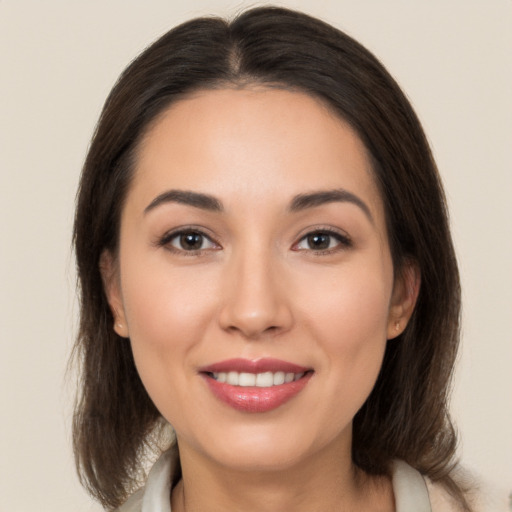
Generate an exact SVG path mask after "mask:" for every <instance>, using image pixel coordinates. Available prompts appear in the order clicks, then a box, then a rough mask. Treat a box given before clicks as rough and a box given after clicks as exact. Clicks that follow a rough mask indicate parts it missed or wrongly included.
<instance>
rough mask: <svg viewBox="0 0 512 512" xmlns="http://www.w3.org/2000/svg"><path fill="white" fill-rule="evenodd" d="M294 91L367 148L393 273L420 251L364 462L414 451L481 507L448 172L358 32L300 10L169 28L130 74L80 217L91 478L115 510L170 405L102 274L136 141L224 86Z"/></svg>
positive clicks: (101, 132)
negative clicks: (119, 318)
mask: <svg viewBox="0 0 512 512" xmlns="http://www.w3.org/2000/svg"><path fill="white" fill-rule="evenodd" d="M253 85H260V86H268V87H276V86H277V87H283V88H285V89H290V90H294V91H301V92H304V93H306V94H308V95H311V96H313V97H315V98H317V99H319V100H321V101H322V102H323V103H324V104H326V105H327V106H328V107H329V109H330V110H331V111H332V112H334V113H335V114H336V115H337V116H339V118H341V119H343V120H344V121H346V122H348V123H349V124H350V125H351V126H352V128H353V129H354V130H355V131H356V132H357V134H358V135H359V137H360V138H361V140H362V141H363V143H364V144H365V146H366V148H367V150H368V152H369V154H370V155H371V160H372V164H373V169H372V170H373V175H374V179H375V181H376V183H377V185H378V187H379V190H380V193H381V196H382V199H383V202H384V207H385V216H386V223H387V230H388V236H389V244H390V249H391V254H392V258H393V264H394V269H395V272H397V273H399V272H400V271H401V269H403V266H404V264H405V263H406V262H408V261H413V262H414V263H415V265H417V267H418V269H419V271H420V273H421V288H420V291H419V296H418V300H417V304H416V307H415V310H414V313H413V315H412V317H411V319H410V322H409V324H408V326H407V328H406V329H405V331H404V332H403V333H402V334H401V335H400V336H399V337H398V338H397V339H395V340H393V341H389V342H388V344H387V348H386V352H385V355H384V361H383V365H382V369H381V371H380V374H379V377H378V379H377V382H376V384H375V387H374V389H373V391H372V392H371V394H370V396H369V397H368V399H367V400H366V402H365V403H364V405H363V406H362V408H361V409H360V410H359V412H358V413H357V415H356V416H355V418H354V425H353V447H352V458H353V461H354V463H355V465H356V466H357V467H359V468H361V469H362V470H363V471H364V472H366V473H368V474H371V475H382V474H388V473H389V471H390V463H391V461H392V460H393V459H402V460H404V461H406V462H407V463H409V464H410V465H411V466H413V467H414V468H416V469H417V470H419V471H420V472H421V473H423V474H425V475H427V476H428V477H430V478H431V479H432V480H433V481H436V482H441V483H442V484H443V485H444V486H445V487H446V488H447V489H448V490H449V491H450V492H451V494H452V495H453V496H455V497H456V499H457V500H458V502H459V503H461V505H462V508H463V509H464V510H470V507H469V505H468V504H467V502H466V499H465V496H464V489H462V488H461V487H460V486H459V484H458V483H456V481H455V480H454V478H453V469H454V467H455V451H456V435H455V432H454V428H453V426H452V423H451V421H450V416H449V412H448V396H449V389H450V381H451V376H452V371H453V367H454V363H455V358H456V352H457V346H458V340H459V316H460V287H459V277H458V270H457V264H456V259H455V255H454V249H453V244H452V240H451V236H450V232H449V225H448V215H447V209H446V204H445V198H444V193H443V189H442V185H441V182H440V178H439V175H438V172H437V169H436V165H435V162H434V160H433V157H432V154H431V151H430V148H429V145H428V142H427V139H426V137H425V134H424V132H423V130H422V128H421V125H420V122H419V120H418V118H417V116H416V115H415V113H414V111H413V109H412V107H411V105H410V103H409V102H408V100H407V99H406V97H405V96H404V94H403V93H402V91H401V90H400V88H399V87H398V85H397V84H396V82H395V81H394V79H393V78H392V77H391V76H390V75H389V74H388V72H387V71H386V70H385V69H384V67H383V66H382V65H381V64H380V62H379V61H378V60H377V59H376V58H375V57H374V56H373V55H372V54H371V53H370V52H369V51H368V50H366V49H365V48H364V47H363V46H361V45H360V44H359V43H358V42H356V41H355V40H354V39H352V38H351V37H349V36H348V35H346V34H344V33H343V32H341V31H339V30H337V29H335V28H334V27H332V26H330V25H328V24H327V23H324V22H323V21H320V20H318V19H315V18H312V17H309V16H307V15H305V14H303V13H299V12H295V11H291V10H287V9H283V8H276V7H263V8H256V9H251V10H248V11H246V12H244V13H242V14H241V15H239V16H238V17H236V18H235V19H233V20H231V21H226V20H223V19H220V18H214V17H211V18H198V19H194V20H192V21H189V22H186V23H184V24H182V25H180V26H178V27H176V28H174V29H172V30H170V31H169V32H168V33H166V34H165V35H164V36H162V37H161V38H160V39H158V40H157V41H156V42H155V43H153V44H152V45H151V46H149V47H148V48H147V49H146V50H145V51H144V52H143V53H142V54H141V55H140V56H138V57H137V58H136V59H135V60H134V61H133V62H132V63H131V64H130V65H129V66H128V67H127V69H126V70H125V71H124V72H123V73H122V75H121V76H120V78H119V80H118V82H117V83H116V85H115V86H114V88H113V90H112V92H111V93H110V95H109V97H108V99H107V101H106V103H105V106H104V108H103V111H102V114H101V117H100V119H99V122H98V125H97V127H96V130H95V133H94V136H93V139H92V142H91V145H90V148H89V152H88V154H87V157H86V160H85V164H84V167H83V171H82V176H81V182H80V186H79V190H78V195H77V208H76V217H75V224H74V237H73V240H74V247H75V252H76V260H77V269H78V279H79V293H80V326H79V332H78V336H77V340H76V345H75V354H76V355H77V358H78V361H79V364H80V369H81V372H80V379H81V386H80V388H81V389H80V390H79V395H78V397H77V403H76V409H75V415H74V423H73V432H74V437H73V439H74V451H75V457H76V463H77V468H78V471H79V474H80V476H81V481H82V483H83V484H84V485H85V486H86V487H87V488H88V490H89V491H90V492H91V493H92V495H93V496H94V497H95V498H97V499H98V500H99V501H100V502H101V503H102V504H103V506H105V507H106V508H108V507H112V508H115V507H116V506H118V505H119V504H120V503H122V502H123V501H124V500H125V499H126V497H127V495H128V494H129V493H130V492H131V491H132V490H133V489H134V488H136V487H137V485H138V483H139V480H138V478H139V477H140V470H141V468H142V467H143V462H144V459H145V457H146V456H147V450H148V447H149V448H151V447H152V446H154V445H155V444H156V443H157V442H158V435H155V432H157V434H158V425H160V420H161V415H160V413H159V412H158V410H157V409H156V407H155V406H154V404H153V403H152V401H151V399H150V398H149V396H148V394H147V392H146V390H145V389H144V386H143V384H142V382H141V380H140V378H139V376H138V374H137V371H136V368H135V364H134V360H133V356H132V352H131V348H130V344H129V343H128V342H127V341H126V340H123V339H122V338H120V337H119V336H118V335H117V334H116V333H115V332H114V330H113V321H114V319H113V316H112V313H111V311H110V308H109V305H108V302H107V298H106V295H105V292H104V289H103V283H102V278H101V273H100V268H99V262H100V257H101V254H102V253H103V252H104V251H105V250H109V251H112V253H113V254H114V255H115V254H116V251H117V247H118V238H119V231H120V214H121V211H122V208H123V203H124V200H125V197H126V194H127V191H128V189H129V187H130V181H131V179H132V177H133V174H134V172H135V171H136V167H137V149H138V146H139V144H140V142H141V139H142V138H143V136H144V135H145V134H146V133H147V132H148V130H149V128H150V127H151V126H152V123H154V121H155V120H156V119H157V117H158V116H159V114H161V113H163V112H164V111H165V110H166V109H167V108H168V107H169V106H170V105H171V104H172V103H174V102H177V101H179V100H180V99H181V98H183V97H184V96H186V95H187V94H191V93H193V92H195V91H199V90H208V89H214V88H240V87H246V86H253Z"/></svg>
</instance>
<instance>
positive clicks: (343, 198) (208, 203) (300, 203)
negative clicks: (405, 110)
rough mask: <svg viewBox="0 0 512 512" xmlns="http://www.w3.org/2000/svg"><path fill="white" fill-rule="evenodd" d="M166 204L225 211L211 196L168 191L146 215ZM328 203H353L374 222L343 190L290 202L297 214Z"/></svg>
mask: <svg viewBox="0 0 512 512" xmlns="http://www.w3.org/2000/svg"><path fill="white" fill-rule="evenodd" d="M166 203H180V204H185V205H188V206H193V207H194V208H200V209H201V210H207V211H211V212H223V211H224V207H223V206H222V203H221V202H220V201H219V200H218V199H217V198H216V197H214V196H211V195H209V194H203V193H200V192H192V191H191V190H168V191H166V192H163V193H162V194H160V195H158V196H157V197H155V199H153V201H151V203H149V205H148V206H146V208H145V209H144V214H147V213H148V212H150V211H151V210H154V209H155V208H157V207H158V206H160V205H162V204H166ZM328 203H352V204H354V205H356V206H358V207H359V208H360V209H361V210H362V211H363V213H364V214H365V215H366V216H367V217H368V219H369V220H370V221H371V222H373V217H372V214H371V212H370V208H369V207H368V205H367V204H366V203H365V202H364V201H363V200H362V199H360V198H359V197H358V196H356V195H355V194H353V193H352V192H349V191H348V190H344V189H341V188H340V189H333V190H319V191H315V192H309V193H307V194H299V195H297V196H295V197H294V198H293V199H292V201H291V202H290V206H289V211H290V212H292V213H296V212H299V211H303V210H306V209H308V208H315V207H317V206H322V205H324V204H328Z"/></svg>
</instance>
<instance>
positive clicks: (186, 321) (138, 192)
mask: <svg viewBox="0 0 512 512" xmlns="http://www.w3.org/2000/svg"><path fill="white" fill-rule="evenodd" d="M340 189H343V190H345V191H348V192H350V193H351V194H353V195H354V196H355V197H356V198H357V199H358V200H359V201H360V202H361V203H360V204H356V202H354V201H333V202H327V203H322V204H320V205H317V206H313V207H309V208H304V209H301V210H298V211H291V210H290V203H291V201H292V200H293V198H294V197H296V196H297V195H300V194H306V193H311V192H315V191H325V190H340ZM169 190H179V191H193V192H198V193H203V194H209V195H211V196H214V197H215V198H216V199H217V200H218V201H219V202H220V203H222V207H223V211H222V212H218V211H209V210H205V209H203V208H198V207H195V206H192V205H188V204H182V203H179V202H175V201H163V202H160V203H159V204H156V205H155V203H154V201H155V198H157V197H158V196H160V195H161V194H162V193H165V192H167V191H169ZM152 203H153V206H152V207H150V208H149V209H148V206H149V205H151V204H152ZM362 204H364V205H365V206H361V205H362ZM365 208H366V209H367V211H366V210H365ZM190 226H193V231H195V232H198V231H200V232H202V233H204V238H203V242H202V245H201V247H202V248H201V250H188V249H190V247H189V246H187V247H186V248H185V247H184V246H183V245H180V238H179V236H178V237H174V238H172V237H171V236H170V235H169V233H170V232H173V230H176V229H179V228H183V227H185V228H187V229H189V228H190ZM326 230H330V231H332V232H334V233H337V234H340V235H341V241H340V240H339V239H338V238H336V236H337V235H332V236H330V237H329V236H328V237H327V238H326V240H327V242H328V245H329V248H328V249H326V250H321V251H318V250H315V248H314V247H312V245H311V243H310V240H311V239H308V238H307V235H308V234H310V233H318V232H322V233H325V232H326ZM166 235H167V236H166ZM347 239H348V240H349V242H348V243H347V242H346V240H347ZM101 268H102V272H103V276H104V281H105V288H106V292H107V295H108V297H109V302H110V304H111V307H112V310H113V312H114V316H115V319H116V325H115V329H116V331H117V332H118V334H120V335H121V336H124V337H129V338H130V342H131V345H132V349H133V354H134V358H135V362H136V365H137V369H138V371H139V373H140V376H141V379H142V381H143V383H144V385H145V387H146V389H147V391H148V393H149V395H150V396H151V398H152V400H153V401H154V403H155V404H156V406H157V407H158V409H159V410H160V412H161V413H162V415H163V416H164V417H165V418H166V419H167V420H168V421H169V422H170V423H171V424H172V425H173V427H174V428H175V431H176V434H177V439H178V444H179V449H180V456H181V461H182V468H183V480H182V481H181V482H180V483H179V484H178V486H177V487H176V488H175V490H174V492H173V499H172V506H173V511H178V512H179V511H181V510H185V509H186V510H187V511H189V512H190V511H206V510H208V511H215V510H219V511H220V510H223V511H224V510H244V511H252V510H254V511H256V510H267V511H273V510H276V511H277V510H280V511H282V510H294V511H302V510H307V511H312V510H319V511H320V510H322V511H329V510H333V511H334V510H336V511H339V510H368V511H373V510H375V511H377V510H379V511H386V510H388V511H391V510H394V502H393V494H392V490H391V485H390V482H389V481H388V480H387V479H374V478H370V477H365V476H364V475H360V474H358V471H357V470H356V469H355V468H354V467H353V464H352V461H351V455H350V447H351V440H352V420H353V417H354V415H355V414H356V412H357V411H358V409H359V408H360V407H361V406H362V404H363V403H364V401H365V399H366V398H367V396H368V395H369V393H370V391H371V389H372V387H373V385H374V383H375V380H376V378H377V375H378V372H379V369H380V367H381V364H382V359H383V354H384V350H385V347H386V343H388V341H387V340H389V339H391V338H393V337H395V336H397V335H398V334H400V333H401V332H402V330H403V329H404V328H405V326H406V323H407V321H408V319H409V317H410V315H411V313H412V310H413V307H414V302H415V298H416V296H417V290H418V286H419V284H418V282H419V277H418V276H417V272H416V271H415V270H414V268H413V267H412V266H411V268H407V269H405V271H404V272H401V273H400V276H403V277H397V276H395V272H394V269H393V265H392V260H391V255H390V249H389V245H388V236H387V233H386V225H385V217H384V209H383V204H382V200H381V198H380V195H379V191H378V189H377V187H376V185H375V182H374V180H373V177H372V172H371V165H370V162H369V158H368V156H367V153H366V150H365V147H364V145H363V144H362V142H361V140H360V139H359V138H358V136H357V135H356V133H355V132H354V131H353V130H352V129H351V128H350V127H349V126H348V125H347V124H346V123H345V122H343V121H342V120H340V119H339V118H338V117H336V116H334V115H333V114H332V113H331V112H329V110H328V109H327V108H326V107H325V106H324V105H323V104H322V103H320V102H319V101H317V100H315V99H313V98H311V97H309V96H307V95H305V94H302V93H298V92H290V91H284V90H276V89H264V88H256V87H253V88H245V89H237V90H231V89H227V90H224V89H223V90H213V91H204V92H200V93H196V94H194V95H193V96H190V97H188V98H187V99H184V100H181V101H179V102H177V103H175V104H174V105H172V106H171V107H170V108H169V109H168V110H167V111H166V112H165V113H164V114H163V115H162V116H160V118H159V119H158V120H157V122H156V123H155V124H154V125H153V126H152V127H151V129H150V130H149V132H148V133H147V134H146V136H145V138H144V140H143V141H142V144H141V146H140V150H139V154H138V161H137V166H136V172H135V176H134V180H133V183H132V185H131V188H130V190H129V193H128V196H127V199H126V203H125V205H124V208H123V211H122V219H121V233H120V247H119V253H118V258H117V259H115V258H114V257H113V256H112V255H111V254H109V253H104V255H103V258H102V263H101ZM262 357H272V358H277V359H281V360H285V361H289V362H292V363H295V364H298V365H301V366H305V367H308V368H312V369H313V370H314V374H313V377H312V378H311V379H310V381H309V383H308V384H307V385H306V387H305V388H304V389H303V390H302V391H301V392H300V393H299V394H298V395H297V396H295V397H294V398H293V399H292V400H290V401H289V402H287V403H285V404H284V405H282V406H280V407H278V408H277V409H275V410H272V411H269V412H265V413H256V414H251V413H244V412H240V411H237V410H235V409H232V408H231V407H229V406H228V405H226V404H224V403H222V402H221V401H219V400H218V399H217V398H216V397H215V396H214V395H213V394H212V393H211V391H210V390H209V388H208V386H206V384H205V381H204V378H203V377H201V376H200V375H199V373H198V368H200V367H202V366H204V365H208V364H212V363H215V362H218V361H223V360H226V359H231V358H246V359H251V360H256V359H260V358H262Z"/></svg>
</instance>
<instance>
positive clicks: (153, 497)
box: [117, 451, 458, 512]
mask: <svg viewBox="0 0 512 512" xmlns="http://www.w3.org/2000/svg"><path fill="white" fill-rule="evenodd" d="M176 464H177V460H176V458H175V455H174V453H173V452H172V451H167V452H165V453H163V454H162V456H161V457H160V458H159V459H158V460H157V461H156V462H155V464H154V466H153V468H152V469H151V471H150V472H149V475H148V479H147V482H146V486H145V487H144V488H143V489H140V490H139V491H137V492H136V493H135V494H133V495H132V496H131V497H130V498H129V499H128V501H127V502H126V503H124V505H122V506H121V507H120V508H119V509H117V512H171V503H170V496H171V482H172V475H173V473H174V471H175V468H176ZM392 482H393V493H394V495H395V504H396V512H458V507H457V504H456V503H455V502H454V501H453V499H451V498H450V497H449V495H448V494H447V493H446V492H445V491H444V490H443V489H442V488H441V487H439V486H438V485H435V484H433V483H432V482H431V481H430V480H429V479H428V478H424V477H423V476H422V475H421V474H420V473H419V472H418V471H416V470H415V469H413V468H412V467H411V466H409V465H408V464H406V463H405V462H403V461H395V462H394V464H393V474H392Z"/></svg>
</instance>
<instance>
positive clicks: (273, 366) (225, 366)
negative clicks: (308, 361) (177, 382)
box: [199, 357, 311, 373]
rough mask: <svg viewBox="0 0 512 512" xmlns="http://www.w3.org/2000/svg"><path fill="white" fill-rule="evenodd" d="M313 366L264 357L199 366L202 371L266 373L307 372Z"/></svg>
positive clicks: (229, 360)
mask: <svg viewBox="0 0 512 512" xmlns="http://www.w3.org/2000/svg"><path fill="white" fill-rule="evenodd" d="M308 370H311V368H306V367H305V366H299V365H298V364H293V363H289V362H288V361H281V360H280V359H273V358H270V357H264V358H261V359H256V360H254V361H253V360H250V359H242V358H237V359H227V360H226V361H219V362H218V363H213V364H210V365H207V366H203V367H202V368H199V371H200V372H201V373H218V372H246V373H264V372H285V373H305V372H307V371H308Z"/></svg>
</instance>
